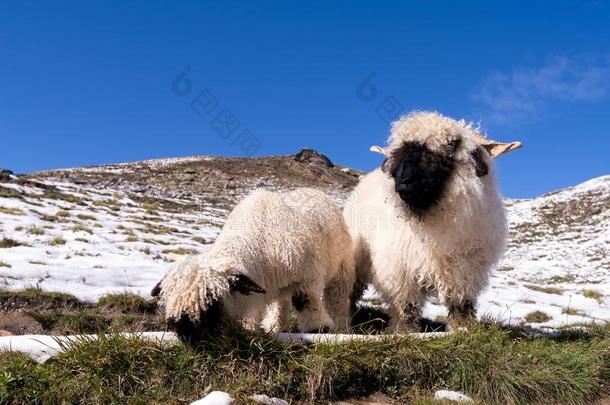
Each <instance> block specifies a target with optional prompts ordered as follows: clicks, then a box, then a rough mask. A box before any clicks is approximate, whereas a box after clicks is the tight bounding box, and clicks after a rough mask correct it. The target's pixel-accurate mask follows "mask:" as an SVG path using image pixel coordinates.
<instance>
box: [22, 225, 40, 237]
mask: <svg viewBox="0 0 610 405" xmlns="http://www.w3.org/2000/svg"><path fill="white" fill-rule="evenodd" d="M26 232H27V233H29V234H30V235H38V236H40V235H44V229H42V228H39V227H37V226H36V225H32V226H30V227H29V228H28V229H27V231H26Z"/></svg>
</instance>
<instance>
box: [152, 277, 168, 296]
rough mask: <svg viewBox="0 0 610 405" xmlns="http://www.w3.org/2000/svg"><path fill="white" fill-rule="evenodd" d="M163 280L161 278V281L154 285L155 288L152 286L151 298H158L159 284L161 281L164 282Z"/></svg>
mask: <svg viewBox="0 0 610 405" xmlns="http://www.w3.org/2000/svg"><path fill="white" fill-rule="evenodd" d="M164 279H165V277H163V278H162V279H161V281H159V282H158V283H157V285H156V286H154V287H153V289H152V290H151V291H150V295H151V296H152V297H158V296H159V294H161V283H162V282H163V280H164Z"/></svg>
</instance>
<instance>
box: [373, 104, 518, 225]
mask: <svg viewBox="0 0 610 405" xmlns="http://www.w3.org/2000/svg"><path fill="white" fill-rule="evenodd" d="M388 143H389V146H388V147H387V148H379V147H373V148H372V149H371V150H373V151H376V152H381V153H383V154H384V155H385V156H386V159H385V160H384V162H383V164H382V170H383V171H384V172H385V173H386V174H387V175H388V176H390V177H391V178H392V179H393V180H394V190H395V192H396V193H397V194H398V196H399V197H400V199H401V200H402V201H403V202H404V204H405V206H406V207H407V209H408V211H409V212H410V213H412V214H414V215H415V216H416V217H420V218H421V217H424V216H425V215H427V214H428V213H429V212H430V211H432V210H433V209H434V208H435V207H436V206H438V205H439V203H440V202H441V200H443V199H449V200H451V201H452V202H455V201H458V200H460V196H461V195H462V196H463V195H467V194H471V195H473V194H477V195H485V193H484V192H481V191H482V189H485V188H490V187H492V188H495V176H494V173H493V162H492V159H491V157H492V156H494V154H495V155H498V154H501V153H505V152H507V151H509V150H513V149H516V148H518V147H519V146H520V144H519V143H517V142H514V143H512V144H499V143H495V142H493V141H487V140H486V139H485V138H483V137H482V136H481V135H479V134H478V133H477V132H476V131H475V130H474V129H473V128H472V127H471V126H470V125H469V124H467V123H465V122H464V121H455V120H453V119H451V118H448V117H444V116H442V115H440V114H438V113H430V112H418V113H413V114H410V115H407V116H405V117H402V118H401V119H400V120H398V121H397V122H395V123H394V124H393V126H392V133H391V135H390V138H389V139H388ZM502 145H503V146H504V149H501V148H500V146H502ZM494 148H495V149H494Z"/></svg>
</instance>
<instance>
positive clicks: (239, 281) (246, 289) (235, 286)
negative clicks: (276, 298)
mask: <svg viewBox="0 0 610 405" xmlns="http://www.w3.org/2000/svg"><path fill="white" fill-rule="evenodd" d="M234 291H237V292H239V293H241V294H244V295H250V294H252V293H259V294H266V293H267V291H265V289H264V288H262V287H261V286H259V285H258V284H256V283H255V282H254V281H252V280H251V279H250V277H248V276H246V275H245V274H238V275H236V276H235V278H234V279H233V281H231V292H234Z"/></svg>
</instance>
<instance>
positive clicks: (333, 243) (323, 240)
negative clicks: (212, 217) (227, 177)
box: [153, 188, 355, 341]
mask: <svg viewBox="0 0 610 405" xmlns="http://www.w3.org/2000/svg"><path fill="white" fill-rule="evenodd" d="M354 280H355V273H354V263H353V250H352V243H351V238H350V235H349V231H348V229H347V226H346V224H345V222H344V219H343V216H342V214H341V210H340V208H339V207H338V206H337V204H336V203H335V202H334V201H333V200H332V199H331V198H330V197H328V196H327V195H325V194H324V193H322V192H320V191H317V190H313V189H306V188H302V189H297V190H294V191H291V192H287V193H274V192H269V191H264V190H256V191H254V192H253V193H251V194H250V195H248V196H247V197H246V198H245V199H244V200H243V201H242V202H241V203H239V204H238V205H237V206H236V207H235V209H234V210H233V212H231V214H230V215H229V218H228V219H227V221H226V223H225V225H224V228H223V230H222V232H221V233H220V235H219V236H218V238H217V239H216V241H215V243H214V244H213V245H212V246H211V247H210V248H209V249H208V250H207V251H205V252H204V253H202V254H200V255H197V256H194V257H191V258H188V259H186V260H185V261H183V262H182V263H181V264H179V265H178V266H177V267H176V268H175V269H174V270H172V271H171V272H170V273H169V274H168V275H167V276H166V277H165V278H164V279H163V280H162V281H161V282H160V283H159V285H158V286H157V287H155V289H154V290H153V295H157V294H159V295H160V296H161V300H160V302H161V304H164V305H165V317H166V319H167V320H168V322H169V324H170V325H173V326H174V327H175V328H176V329H177V331H178V334H179V335H181V336H182V337H183V338H186V340H189V341H193V340H196V339H199V338H201V334H202V332H204V331H205V330H207V331H209V332H213V331H214V330H216V329H217V328H218V327H219V326H220V323H221V321H222V319H223V318H228V319H231V320H234V321H237V322H239V323H241V324H242V326H244V327H246V328H248V329H251V330H256V329H259V328H261V327H263V326H264V327H266V328H267V329H269V330H270V331H278V330H280V329H282V328H285V327H286V326H287V325H286V321H287V320H286V318H287V315H288V314H289V311H290V308H289V307H290V303H291V304H292V306H293V307H294V308H295V309H296V311H297V316H298V322H299V328H300V329H301V330H304V331H313V330H319V329H323V328H329V329H333V328H335V326H337V327H343V326H347V325H348V322H349V308H350V294H351V292H352V289H353V285H354ZM268 308H269V309H272V311H268V312H270V314H268V316H267V317H266V318H265V319H264V320H265V323H264V325H262V324H261V322H262V321H263V317H264V316H265V312H266V310H267V309H268ZM274 317H275V318H274ZM269 318H272V319H269Z"/></svg>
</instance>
